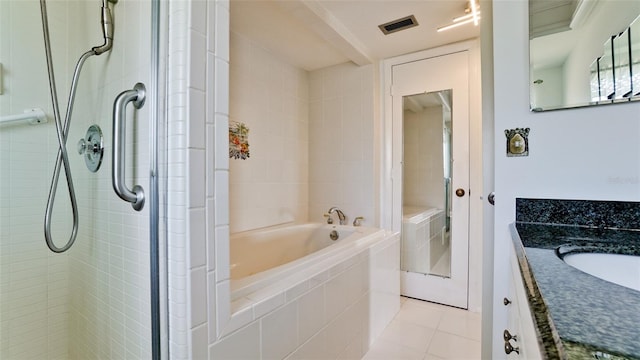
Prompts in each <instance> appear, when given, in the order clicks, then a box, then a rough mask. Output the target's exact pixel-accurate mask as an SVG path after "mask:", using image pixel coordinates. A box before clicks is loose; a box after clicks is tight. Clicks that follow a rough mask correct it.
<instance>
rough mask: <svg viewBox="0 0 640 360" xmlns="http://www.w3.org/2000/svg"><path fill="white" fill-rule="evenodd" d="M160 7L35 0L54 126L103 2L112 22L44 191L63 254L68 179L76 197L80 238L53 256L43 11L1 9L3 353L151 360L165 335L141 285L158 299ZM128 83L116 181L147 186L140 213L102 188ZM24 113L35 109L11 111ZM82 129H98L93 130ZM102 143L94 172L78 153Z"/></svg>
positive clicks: (126, 1) (67, 234)
mask: <svg viewBox="0 0 640 360" xmlns="http://www.w3.org/2000/svg"><path fill="white" fill-rule="evenodd" d="M157 3H158V2H157V1H154V2H149V1H131V0H120V1H118V2H115V3H112V2H110V1H109V2H107V1H106V0H105V1H104V2H103V1H100V0H86V1H85V0H82V1H80V0H77V1H71V0H69V1H47V3H46V8H47V19H48V28H49V31H50V40H51V55H52V57H51V59H52V67H53V69H54V74H55V81H56V89H57V95H58V101H59V104H60V113H61V117H62V120H63V121H64V118H65V112H66V110H67V104H68V98H69V93H70V89H71V87H72V83H73V81H72V78H73V74H74V66H75V64H76V61H77V59H78V58H79V57H80V55H81V54H83V53H85V52H87V51H90V50H91V49H92V48H94V47H96V46H100V45H101V44H102V43H103V41H104V37H105V34H104V33H103V29H105V20H104V19H105V18H104V17H105V15H104V10H102V9H101V7H102V8H103V7H104V6H105V5H106V6H108V7H109V8H110V12H111V14H112V19H111V20H112V21H111V22H110V23H111V24H113V26H114V27H113V30H114V31H113V36H112V38H113V39H112V40H113V45H112V47H111V48H110V49H108V50H107V51H105V52H104V53H101V54H99V55H98V54H96V55H90V56H89V57H88V58H87V59H86V62H85V63H84V66H83V67H82V70H81V72H80V75H79V77H78V79H77V90H76V95H75V101H74V104H75V105H74V107H73V113H72V115H71V117H70V125H69V131H68V135H67V136H66V147H67V151H68V159H69V160H68V161H69V168H70V174H71V176H70V178H69V177H67V175H66V173H65V170H64V167H63V169H62V170H61V171H60V176H59V180H58V183H57V187H55V189H53V190H55V191H54V193H55V201H54V203H53V206H52V211H51V238H52V241H53V243H54V244H55V245H56V246H57V247H63V246H64V245H65V244H66V243H67V242H68V241H69V239H70V238H71V237H72V234H73V205H72V202H71V200H70V195H69V192H68V190H67V184H68V182H69V181H72V182H73V185H74V192H75V196H76V200H77V214H78V221H77V229H78V230H77V237H76V239H75V242H74V243H73V245H72V246H71V247H70V248H69V250H67V251H65V252H62V253H54V252H52V251H50V250H49V248H48V247H47V245H46V244H45V236H44V228H45V221H44V217H45V209H46V207H47V199H48V197H49V193H50V189H52V186H51V183H52V177H53V174H54V170H55V164H56V158H57V153H58V151H59V140H58V138H59V135H58V132H57V131H56V125H55V121H54V116H53V111H54V110H53V105H52V99H51V94H50V85H49V75H48V71H47V61H46V57H45V45H44V40H43V28H42V24H41V22H40V18H41V6H40V3H39V2H38V1H1V2H0V359H27V358H36V359H46V358H60V359H89V358H106V359H116V358H136V359H138V358H152V357H154V356H157V355H158V354H159V338H160V337H159V336H157V332H158V331H160V330H162V329H161V328H160V327H158V326H157V322H156V321H152V319H154V320H157V318H158V315H159V311H158V306H159V305H158V301H159V299H158V298H157V297H156V296H152V290H154V291H155V292H156V293H157V288H158V277H159V276H160V275H161V274H160V271H158V268H159V267H163V266H164V265H163V262H162V261H161V262H160V263H158V262H157V261H159V260H158V259H154V260H151V259H152V258H153V256H152V255H153V254H155V253H156V252H157V250H158V246H157V245H158V244H159V243H158V242H159V241H160V240H161V239H159V238H158V231H157V230H158V226H159V225H158V224H159V221H160V220H161V219H162V218H161V217H160V216H159V210H158V201H157V198H158V196H157V194H158V180H159V179H158V178H157V176H155V174H159V173H162V171H158V169H157V164H158V155H162V154H159V153H158V152H157V144H158V141H159V140H161V139H162V138H163V136H162V134H160V136H159V134H158V131H159V130H161V129H162V126H158V125H159V123H158V121H160V120H161V119H158V117H157V114H158V111H157V109H158V106H157V98H158V94H157V91H156V87H157V86H156V84H157V69H158V68H157V62H158V53H157V39H158V38H157V36H158V33H157V26H156V25H157V20H158V18H157V16H158V14H159V12H158V9H157ZM154 16H155V17H156V18H155V20H154ZM107 23H109V21H107ZM107 26H110V25H107ZM138 82H142V83H144V84H146V89H147V92H146V98H147V99H146V104H145V105H144V106H143V107H141V108H140V109H135V108H134V107H133V106H128V107H127V108H126V111H125V113H126V117H125V118H126V124H125V125H126V126H125V132H126V140H125V144H124V145H125V147H126V149H127V153H126V154H125V156H124V160H125V174H126V177H125V179H124V180H125V183H126V184H127V186H128V187H132V186H133V185H134V184H140V185H141V186H142V187H143V188H144V189H145V194H146V203H145V205H144V207H143V208H142V209H141V210H140V211H136V210H134V209H132V207H131V206H130V205H129V204H128V203H126V202H123V201H122V200H121V199H120V198H118V196H117V195H116V194H115V193H114V191H113V186H112V160H113V155H112V154H113V150H114V149H113V146H112V144H113V129H112V127H113V126H112V122H113V115H114V114H113V112H114V100H115V98H116V96H117V95H118V94H119V93H121V92H122V91H124V90H129V89H131V88H133V86H134V84H136V83H138ZM34 109H35V110H34ZM25 111H27V112H33V114H29V116H22V114H23V113H24V112H25ZM34 111H35V112H34ZM39 111H42V112H43V113H44V115H42V116H41V115H38V114H39ZM31 115H34V116H31ZM23 117H24V118H25V119H23V120H21V119H20V118H23ZM16 119H18V120H16ZM4 120H11V121H4ZM90 127H91V128H92V129H94V130H95V129H99V130H100V131H94V132H93V133H91V134H92V135H90V134H88V132H87V130H88V129H89V128H90ZM100 132H101V133H102V139H101V140H100V137H99V134H100ZM81 139H83V140H84V144H85V146H84V147H82V146H80V145H79V144H80V143H81V141H80V140H81ZM100 142H101V143H102V145H103V146H104V149H103V150H102V152H103V157H102V159H101V161H100V162H99V167H98V168H97V169H95V170H96V171H95V172H93V171H91V170H89V169H88V168H87V164H86V162H85V158H86V157H87V154H90V155H91V156H90V157H98V154H97V153H98V152H99V150H97V148H96V147H95V146H98V147H99V143H100ZM81 151H82V154H79V152H81ZM160 163H162V161H160ZM152 174H153V175H154V176H151V175H152ZM160 184H162V182H160ZM151 244H154V246H151ZM160 260H161V259H160ZM152 267H153V270H151V269H152ZM152 309H153V310H152ZM152 324H155V325H152ZM152 328H154V330H155V332H154V331H152Z"/></svg>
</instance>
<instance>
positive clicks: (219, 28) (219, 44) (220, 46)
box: [210, 1, 229, 114]
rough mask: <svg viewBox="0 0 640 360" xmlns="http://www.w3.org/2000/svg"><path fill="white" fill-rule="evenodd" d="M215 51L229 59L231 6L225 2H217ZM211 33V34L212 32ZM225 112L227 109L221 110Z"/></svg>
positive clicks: (219, 55)
mask: <svg viewBox="0 0 640 360" xmlns="http://www.w3.org/2000/svg"><path fill="white" fill-rule="evenodd" d="M215 17H216V21H215V24H216V27H215V33H214V34H213V35H214V36H215V52H216V56H217V57H219V58H221V59H224V60H226V61H229V6H228V3H227V5H226V6H225V4H224V2H220V1H218V2H216V9H215ZM210 35H211V34H210ZM221 112H224V113H225V114H226V113H228V112H226V111H221Z"/></svg>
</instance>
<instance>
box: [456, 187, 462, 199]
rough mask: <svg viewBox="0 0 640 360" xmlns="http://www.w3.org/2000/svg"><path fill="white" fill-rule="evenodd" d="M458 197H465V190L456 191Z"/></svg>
mask: <svg viewBox="0 0 640 360" xmlns="http://www.w3.org/2000/svg"><path fill="white" fill-rule="evenodd" d="M456 196H457V197H463V196H464V189H460V188H459V189H456Z"/></svg>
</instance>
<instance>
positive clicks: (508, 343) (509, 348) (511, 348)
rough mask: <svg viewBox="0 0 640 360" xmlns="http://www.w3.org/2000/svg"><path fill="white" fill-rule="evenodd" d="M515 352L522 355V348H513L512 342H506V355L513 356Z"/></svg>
mask: <svg viewBox="0 0 640 360" xmlns="http://www.w3.org/2000/svg"><path fill="white" fill-rule="evenodd" d="M514 351H515V352H516V354H520V348H519V347H517V346H516V347H513V346H512V345H511V343H510V342H508V341H505V342H504V352H505V354H511V353H512V352H514Z"/></svg>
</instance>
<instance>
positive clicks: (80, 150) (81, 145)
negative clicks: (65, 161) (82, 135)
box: [78, 139, 87, 155]
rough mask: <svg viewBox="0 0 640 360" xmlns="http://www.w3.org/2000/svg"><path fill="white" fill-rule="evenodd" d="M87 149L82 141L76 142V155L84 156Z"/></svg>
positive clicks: (85, 143)
mask: <svg viewBox="0 0 640 360" xmlns="http://www.w3.org/2000/svg"><path fill="white" fill-rule="evenodd" d="M86 149H87V142H86V141H84V139H80V140H78V155H82V154H84V152H85V150H86Z"/></svg>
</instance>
